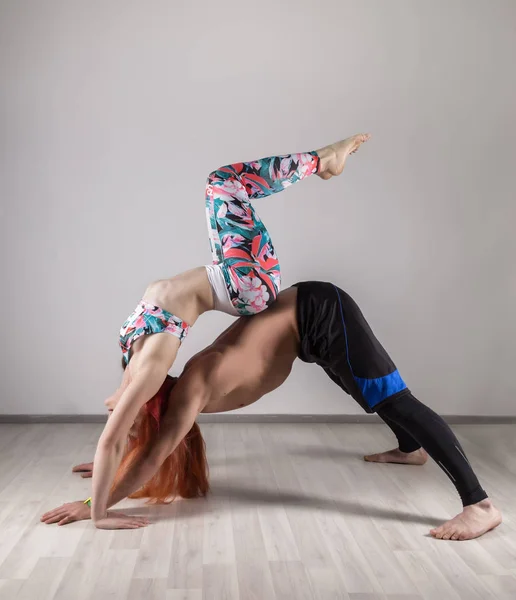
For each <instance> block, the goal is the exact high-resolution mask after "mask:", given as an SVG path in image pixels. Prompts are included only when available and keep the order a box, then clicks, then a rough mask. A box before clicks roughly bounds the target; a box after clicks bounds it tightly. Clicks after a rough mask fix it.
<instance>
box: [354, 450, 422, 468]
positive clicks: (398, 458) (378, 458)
mask: <svg viewBox="0 0 516 600" xmlns="http://www.w3.org/2000/svg"><path fill="white" fill-rule="evenodd" d="M364 460H365V461H367V462H377V463H396V464H400V465H424V464H425V463H426V461H427V460H428V454H427V453H426V452H425V451H424V450H423V448H419V449H418V450H415V451H414V452H402V451H401V450H400V449H399V448H395V449H394V450H389V451H388V452H380V453H379V454H368V455H367V456H364Z"/></svg>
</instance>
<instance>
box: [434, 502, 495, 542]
mask: <svg viewBox="0 0 516 600" xmlns="http://www.w3.org/2000/svg"><path fill="white" fill-rule="evenodd" d="M501 522H502V513H501V512H500V511H499V510H498V509H497V508H496V507H495V506H493V503H492V502H491V500H489V499H486V500H482V502H478V503H477V504H471V505H470V506H465V507H464V510H463V511H462V512H461V513H460V515H457V516H456V517H454V518H453V519H451V520H450V521H446V523H443V525H441V526H440V527H436V528H435V529H432V530H431V531H430V535H432V536H433V537H435V538H437V539H439V540H472V539H474V538H477V537H480V536H481V535H484V533H486V532H488V531H491V529H494V528H495V527H498V525H500V523H501Z"/></svg>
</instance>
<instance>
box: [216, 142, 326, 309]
mask: <svg viewBox="0 0 516 600" xmlns="http://www.w3.org/2000/svg"><path fill="white" fill-rule="evenodd" d="M318 167H319V157H318V156H317V153H316V152H307V153H302V154H289V155H287V156H271V157H269V158H262V159H260V160H255V161H252V162H247V163H235V164H233V165H228V166H226V167H221V168H220V169H217V170H216V171H213V173H211V174H210V175H209V177H208V181H207V184H206V217H207V220H208V229H209V233H210V243H211V251H212V254H213V263H214V264H218V265H220V266H221V268H222V271H223V274H224V279H225V281H226V285H227V288H228V291H229V297H230V299H231V303H232V304H233V306H234V307H235V309H236V310H237V312H238V313H239V314H240V315H254V314H256V313H259V312H261V311H262V310H265V309H266V308H267V307H268V306H269V305H270V304H271V303H272V302H274V300H275V299H276V296H277V295H278V293H279V291H280V287H281V277H280V266H279V262H278V258H277V256H276V252H275V251H274V246H273V245H272V241H271V238H270V235H269V232H268V231H267V229H266V228H265V225H264V224H263V222H262V221H261V219H260V217H259V216H258V215H257V214H256V212H255V210H254V208H253V206H252V205H251V202H250V200H251V199H254V198H264V197H265V196H270V195H271V194H275V193H277V192H280V191H281V190H283V189H285V188H286V187H288V186H290V185H292V184H293V183H296V182H297V181H300V180H301V179H304V178H305V177H308V176H309V175H312V173H316V172H317V169H318Z"/></svg>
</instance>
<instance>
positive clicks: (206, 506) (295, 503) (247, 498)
mask: <svg viewBox="0 0 516 600" xmlns="http://www.w3.org/2000/svg"><path fill="white" fill-rule="evenodd" d="M227 502H231V510H232V511H235V510H238V505H242V506H249V505H251V506H256V507H260V506H276V505H277V506H288V507H300V508H307V509H313V510H322V511H327V512H330V513H335V514H339V515H346V514H347V515H355V516H360V515H361V516H366V517H373V518H376V519H384V520H388V521H401V522H405V523H421V524H424V525H428V526H434V525H440V524H441V523H442V522H443V519H442V518H441V519H437V518H435V517H431V516H427V515H421V514H417V513H410V512H404V511H399V510H390V509H388V508H382V507H380V506H374V505H368V504H367V503H366V502H364V503H358V502H355V501H349V500H345V499H337V500H333V499H329V498H325V497H322V496H317V495H315V494H305V493H300V492H294V491H288V490H279V489H277V490H266V489H263V488H259V487H249V486H245V487H243V486H242V485H241V484H239V483H237V482H234V483H232V482H231V481H229V482H227V483H222V482H221V483H218V482H214V483H213V484H212V492H211V494H210V495H209V496H208V497H207V498H195V499H191V500H183V499H181V500H178V501H176V502H173V503H172V504H169V505H161V506H155V505H154V506H152V505H148V506H145V505H144V506H139V507H133V508H125V509H123V511H122V512H124V513H125V514H129V515H140V516H146V517H148V518H149V519H150V520H151V521H153V522H157V521H163V520H171V519H178V518H180V519H188V518H192V517H197V516H199V515H201V514H204V513H208V512H210V513H211V512H213V511H217V510H226V509H227V505H226V503H227ZM225 505H226V506H225Z"/></svg>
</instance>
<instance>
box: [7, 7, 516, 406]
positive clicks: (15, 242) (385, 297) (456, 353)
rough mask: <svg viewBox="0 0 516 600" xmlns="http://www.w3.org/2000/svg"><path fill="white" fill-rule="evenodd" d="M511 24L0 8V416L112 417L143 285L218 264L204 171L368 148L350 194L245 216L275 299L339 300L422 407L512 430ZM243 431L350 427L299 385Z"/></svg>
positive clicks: (324, 11)
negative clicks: (264, 243) (265, 419)
mask: <svg viewBox="0 0 516 600" xmlns="http://www.w3.org/2000/svg"><path fill="white" fill-rule="evenodd" d="M515 23H516V3H515V2H514V1H512V0H506V1H504V0H495V1H491V2H486V1H478V0H434V1H433V2H414V1H411V0H390V1H389V2H387V1H372V0H369V1H365V2H352V1H348V0H345V1H344V0H333V1H331V2H330V1H323V2H320V3H317V2H314V1H313V0H296V1H295V2H293V1H292V2H291V1H288V2H287V1H281V2H278V1H277V0H276V1H273V0H262V1H261V2H259V3H256V2H241V1H237V0H219V1H218V2H209V1H208V0H203V1H202V2H181V3H179V2H172V1H170V0H167V1H165V0H153V1H147V2H143V1H140V2H134V1H127V0H124V1H121V0H109V1H102V2H101V1H100V0H96V1H90V2H78V1H76V0H73V1H72V0H66V1H65V0H61V1H57V0H45V2H39V1H36V0H32V1H29V0H18V1H15V0H4V1H3V2H1V4H0V70H1V72H0V75H1V80H0V85H1V106H0V109H1V135H0V145H1V164H0V166H1V173H0V198H1V222H0V228H1V229H0V234H1V241H0V250H1V259H0V260H1V274H0V281H1V289H2V293H1V295H0V320H1V322H0V331H1V333H2V337H1V342H2V343H1V350H0V352H1V363H0V385H1V393H0V401H1V406H0V412H2V413H4V414H5V413H38V414H43V413H99V412H101V411H102V410H103V405H102V400H103V398H104V397H105V396H106V395H108V394H109V393H110V392H111V391H112V389H113V387H114V386H115V385H116V383H117V382H118V379H119V375H120V372H119V357H120V352H119V349H118V345H117V343H118V329H119V327H120V324H121V323H122V322H123V321H124V319H125V318H126V317H127V315H128V314H129V313H130V312H131V310H132V309H133V308H134V306H135V305H136V303H137V301H138V300H139V298H140V295H141V294H142V292H143V290H144V288H145V286H146V284H147V283H148V282H150V281H152V280H153V279H155V278H160V277H165V276H169V275H173V274H176V273H179V272H180V271H182V270H185V269H187V268H190V267H192V266H196V265H200V264H206V263H208V262H210V252H209V245H208V239H207V234H206V230H205V220H204V219H205V217H204V198H203V196H204V182H205V176H206V174H207V173H208V172H209V171H210V170H212V169H213V168H215V167H218V166H219V165H221V164H225V163H227V162H230V161H236V160H244V159H253V158H257V157H261V156H263V155H268V154H274V153H283V152H289V151H303V150H309V149H313V148H316V147H319V146H321V145H324V144H326V143H329V142H332V141H335V140H336V139H339V138H341V137H344V136H345V135H347V134H351V133H355V132H358V131H364V130H365V131H371V132H372V133H373V134H374V139H373V140H372V141H371V142H370V143H369V144H367V145H366V146H365V147H364V148H363V149H362V150H361V151H360V153H359V154H358V155H356V157H352V160H350V162H349V167H348V169H347V171H346V173H345V176H343V177H341V178H339V179H334V180H332V181H330V182H322V181H320V180H319V179H318V178H316V177H313V178H311V179H310V180H308V181H306V182H303V183H302V184H300V185H298V186H296V187H294V188H290V189H289V190H287V191H286V192H285V193H283V194H281V195H279V196H276V197H273V198H271V199H267V200H266V201H263V202H261V203H260V204H259V207H258V210H259V212H260V214H261V216H262V218H263V219H264V221H265V222H266V224H267V225H268V227H269V229H270V231H271V233H272V236H273V239H274V241H275V245H276V248H277V250H278V253H279V255H280V258H281V261H282V268H283V273H284V283H285V285H288V284H290V283H293V282H295V281H297V280H301V279H309V278H317V279H323V280H324V279H331V280H333V281H334V282H336V283H337V284H339V285H340V286H341V287H343V288H345V289H346V290H348V291H349V292H350V293H351V294H352V295H353V296H354V297H355V298H356V300H357V301H358V302H359V304H360V305H361V306H362V308H363V310H364V312H365V314H366V316H367V317H368V318H369V320H370V322H371V323H372V325H373V328H374V329H375V331H376V333H377V335H378V337H379V338H380V339H381V340H382V342H383V343H384V345H385V346H386V347H387V349H388V350H389V351H390V352H391V354H392V355H393V357H394V359H395V360H396V362H397V363H398V365H399V367H400V370H401V371H402V373H403V375H404V377H405V379H406V380H407V381H408V383H409V385H410V387H411V388H412V389H413V391H414V392H415V394H416V395H417V396H419V397H420V398H421V399H422V400H423V401H425V402H427V403H428V404H430V405H431V406H432V407H434V408H435V409H436V410H438V411H440V412H443V413H445V414H485V415H504V414H506V415H509V414H510V415H514V414H516V411H515V408H514V406H515V403H514V399H515V391H516V383H515V382H516V378H515V376H514V373H515V370H516V350H515V346H514V340H515V339H516V319H515V316H514V306H515V300H516V279H515V274H514V259H515V251H516V236H515V234H514V228H515V225H516V209H515V204H514V200H515V192H514V189H515V164H516V160H515V159H516V150H515V148H516V144H515V140H516V125H515V106H516V70H515V69H514V57H515V56H516V27H515ZM230 322H231V318H230V317H227V316H225V315H220V314H215V313H212V314H210V315H207V316H204V317H202V318H201V320H200V321H199V322H198V324H197V326H196V327H195V329H194V330H193V332H192V334H191V336H190V337H189V339H188V340H187V342H186V343H185V344H184V347H183V349H182V351H181V353H180V359H179V360H178V362H177V365H176V367H175V369H174V370H175V372H178V371H179V369H180V367H181V366H182V365H183V364H184V362H185V360H186V359H187V358H188V356H189V355H190V354H191V353H192V352H194V351H196V350H197V349H199V348H201V347H202V346H203V345H205V344H207V343H209V342H210V341H211V340H212V339H213V337H214V336H215V335H216V334H217V333H218V332H219V331H220V330H221V329H222V328H223V327H225V326H226V325H227V324H228V323H230ZM247 412H254V413H258V412H260V413H280V412H281V413H354V412H360V409H359V408H358V407H357V406H356V405H355V404H354V403H353V402H352V401H351V400H350V399H349V398H348V397H346V396H344V395H343V394H342V393H341V392H340V391H339V390H338V389H337V388H336V387H334V386H333V384H332V383H331V382H330V381H329V380H327V379H326V378H325V375H324V373H323V372H322V371H320V370H318V369H317V367H314V366H308V365H302V364H299V365H297V367H296V368H295V371H294V375H293V376H292V378H291V379H290V381H289V382H288V383H287V384H286V385H285V386H284V387H283V388H281V389H280V390H278V391H277V392H276V393H274V394H272V395H270V396H269V397H267V398H265V399H263V400H262V401H261V402H260V403H258V404H256V405H254V406H252V407H250V408H249V409H248V411H247Z"/></svg>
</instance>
